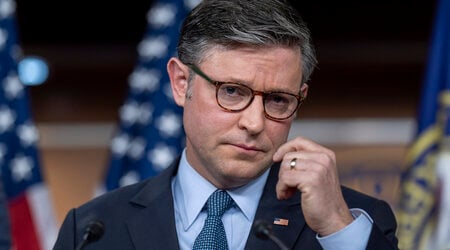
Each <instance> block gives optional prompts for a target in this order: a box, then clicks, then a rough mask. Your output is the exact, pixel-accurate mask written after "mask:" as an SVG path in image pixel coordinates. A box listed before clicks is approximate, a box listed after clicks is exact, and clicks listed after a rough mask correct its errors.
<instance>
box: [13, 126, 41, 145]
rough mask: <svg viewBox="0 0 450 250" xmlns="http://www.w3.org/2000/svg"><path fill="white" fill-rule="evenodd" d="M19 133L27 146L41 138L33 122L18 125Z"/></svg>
mask: <svg viewBox="0 0 450 250" xmlns="http://www.w3.org/2000/svg"><path fill="white" fill-rule="evenodd" d="M17 135H18V136H19V138H20V141H21V142H22V144H23V145H24V146H25V147H28V146H31V145H33V144H34V143H36V142H37V140H38V139H39V133H38V131H37V129H36V127H35V126H34V125H33V124H24V125H21V126H18V128H17Z"/></svg>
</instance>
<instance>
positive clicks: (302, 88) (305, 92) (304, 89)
mask: <svg viewBox="0 0 450 250" xmlns="http://www.w3.org/2000/svg"><path fill="white" fill-rule="evenodd" d="M308 88H309V86H308V84H307V83H306V82H305V83H303V84H302V86H300V92H301V93H302V96H303V98H306V96H308Z"/></svg>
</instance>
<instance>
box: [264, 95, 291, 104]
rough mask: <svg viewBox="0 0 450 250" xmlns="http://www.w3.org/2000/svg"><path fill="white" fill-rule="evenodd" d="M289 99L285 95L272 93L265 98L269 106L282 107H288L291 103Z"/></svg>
mask: <svg viewBox="0 0 450 250" xmlns="http://www.w3.org/2000/svg"><path fill="white" fill-rule="evenodd" d="M290 99H291V98H289V96H287V95H286V94H282V93H272V94H270V95H268V96H267V100H266V101H267V102H268V103H270V104H274V105H281V106H284V105H289V103H290V102H291V100H290Z"/></svg>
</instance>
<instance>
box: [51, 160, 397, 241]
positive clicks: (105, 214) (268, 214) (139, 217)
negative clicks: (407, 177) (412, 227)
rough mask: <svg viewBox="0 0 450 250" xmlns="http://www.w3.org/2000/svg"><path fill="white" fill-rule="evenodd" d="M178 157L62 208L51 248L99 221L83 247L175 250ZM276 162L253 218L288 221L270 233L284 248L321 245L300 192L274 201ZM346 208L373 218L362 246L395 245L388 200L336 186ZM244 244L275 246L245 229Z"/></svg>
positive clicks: (78, 237)
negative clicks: (100, 227) (98, 231)
mask: <svg viewBox="0 0 450 250" xmlns="http://www.w3.org/2000/svg"><path fill="white" fill-rule="evenodd" d="M177 169H178V161H176V162H174V164H172V166H170V167H169V168H168V169H166V170H165V171H163V172H162V173H161V174H160V175H158V176H156V177H154V178H150V179H148V180H145V181H142V182H140V183H137V184H134V185H130V186H126V187H123V188H120V189H117V190H115V191H112V192H109V193H107V194H105V195H103V196H100V197H98V198H95V199H93V200H92V201H90V202H88V203H86V204H84V205H82V206H81V207H79V208H76V209H72V210H70V211H69V212H68V214H67V216H66V218H65V220H64V223H63V224H62V226H61V229H60V232H59V236H58V239H57V242H56V244H55V246H54V249H58V250H59V249H61V250H62V249H64V250H69V249H75V247H76V246H77V245H78V244H79V243H80V242H81V241H82V238H83V233H84V231H85V228H86V225H87V224H88V223H89V222H90V221H93V220H100V221H102V222H103V223H104V225H105V232H104V235H103V237H102V238H101V239H100V240H98V241H97V242H93V243H91V244H89V245H87V246H86V248H84V249H108V250H113V249H117V250H127V249H139V250H144V249H145V250H148V249H179V245H178V238H177V232H176V227H175V218H174V204H173V198H172V190H171V179H172V177H173V176H174V175H175V174H176V172H177ZM278 171H279V164H275V165H274V166H273V167H272V169H271V171H270V174H269V177H268V180H267V183H266V185H265V187H264V191H263V195H262V197H261V200H260V203H259V206H258V209H257V212H256V216H255V221H256V220H260V219H262V220H266V221H269V222H272V221H273V220H274V218H283V219H287V220H289V224H288V225H287V226H281V225H273V232H274V234H275V235H276V236H277V237H278V238H280V239H281V241H282V242H283V243H284V244H285V245H286V246H287V247H288V248H290V249H308V250H315V249H322V248H321V246H320V244H319V243H318V241H317V240H316V233H315V232H313V231H312V230H311V229H310V228H309V227H308V225H307V224H306V223H305V219H304V217H303V214H302V210H301V206H300V194H299V193H297V194H296V195H295V196H294V197H292V198H291V199H289V200H281V201H280V200H278V199H277V198H276V193H275V185H276V183H277V180H278ZM342 192H343V194H344V198H345V200H346V202H347V204H348V206H349V207H354V208H361V209H364V210H365V211H366V212H367V213H369V215H370V216H371V217H372V219H373V220H374V223H373V227H372V232H371V234H370V238H369V243H368V247H367V249H373V250H375V249H376V250H380V249H397V238H396V236H395V231H396V227H397V224H396V220H395V217H394V214H393V212H392V210H391V208H390V207H389V205H388V204H387V203H386V202H384V201H382V200H378V199H375V198H372V197H370V196H367V195H365V194H362V193H359V192H356V191H354V190H351V189H349V188H345V187H342ZM245 248H246V249H278V247H277V245H276V244H275V243H273V242H271V241H269V240H262V239H259V238H257V237H256V236H255V235H254V233H253V231H252V232H250V234H249V236H248V239H247V244H246V247H245Z"/></svg>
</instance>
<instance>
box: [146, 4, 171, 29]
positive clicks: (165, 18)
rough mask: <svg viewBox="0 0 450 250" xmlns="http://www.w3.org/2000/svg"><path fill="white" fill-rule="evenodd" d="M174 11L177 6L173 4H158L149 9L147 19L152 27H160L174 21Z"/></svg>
mask: <svg viewBox="0 0 450 250" xmlns="http://www.w3.org/2000/svg"><path fill="white" fill-rule="evenodd" d="M176 12H177V7H176V6H174V5H173V4H160V5H157V6H155V7H154V8H152V9H151V10H150V11H149V13H148V14H147V21H148V23H149V24H150V25H151V26H153V27H154V28H157V29H161V28H164V27H167V26H169V25H172V24H173V23H174V21H175V17H176Z"/></svg>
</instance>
